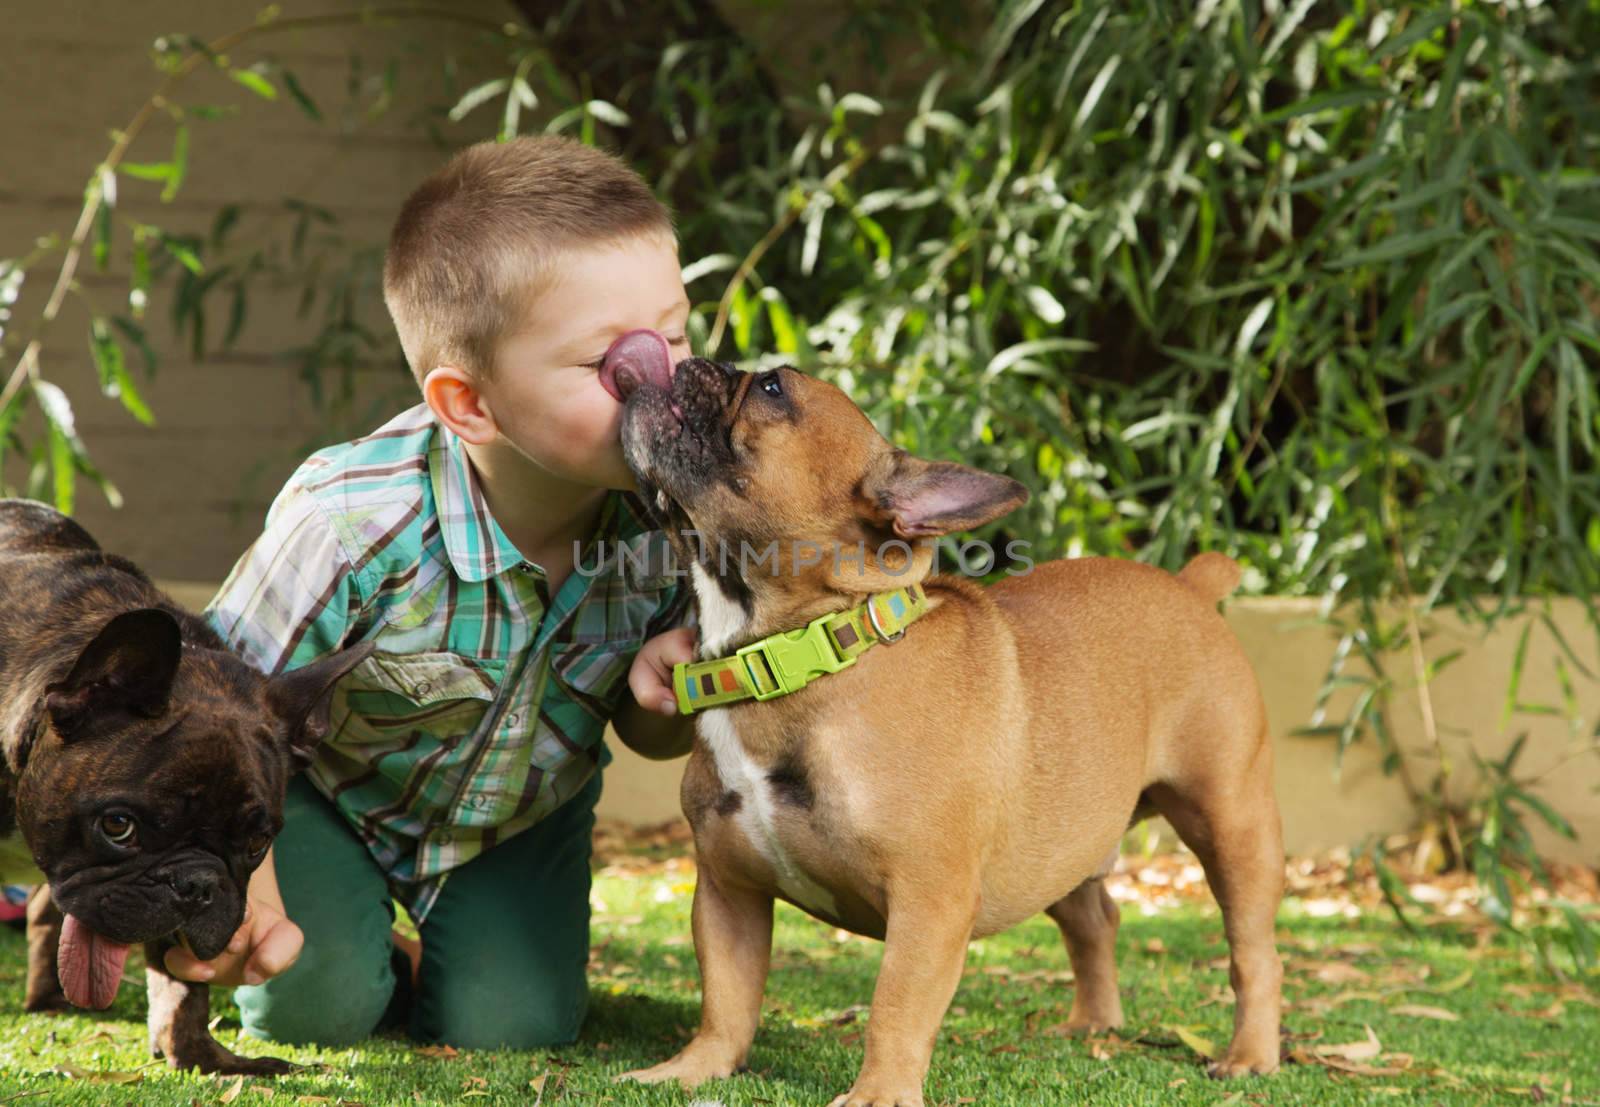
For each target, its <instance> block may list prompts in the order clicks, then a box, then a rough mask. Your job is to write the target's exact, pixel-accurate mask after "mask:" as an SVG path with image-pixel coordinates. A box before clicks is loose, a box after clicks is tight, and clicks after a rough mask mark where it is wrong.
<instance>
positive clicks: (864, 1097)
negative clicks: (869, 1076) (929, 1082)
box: [829, 1080, 922, 1107]
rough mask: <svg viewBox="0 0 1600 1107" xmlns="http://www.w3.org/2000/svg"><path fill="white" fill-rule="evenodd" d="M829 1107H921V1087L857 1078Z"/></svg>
mask: <svg viewBox="0 0 1600 1107" xmlns="http://www.w3.org/2000/svg"><path fill="white" fill-rule="evenodd" d="M829 1107H922V1087H921V1085H915V1086H910V1087H897V1086H895V1085H893V1084H888V1083H879V1082H877V1081H871V1082H868V1081H863V1080H857V1081H856V1083H855V1086H854V1087H852V1088H851V1089H850V1090H849V1091H848V1092H846V1093H844V1095H842V1096H840V1097H839V1098H838V1099H835V1100H834V1101H833V1102H832V1103H831V1104H829Z"/></svg>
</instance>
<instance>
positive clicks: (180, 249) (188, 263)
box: [158, 231, 206, 277]
mask: <svg viewBox="0 0 1600 1107" xmlns="http://www.w3.org/2000/svg"><path fill="white" fill-rule="evenodd" d="M158 233H159V234H160V235H161V245H162V247H163V248H165V250H166V251H167V253H169V254H171V255H172V256H173V257H175V258H177V259H178V261H180V262H181V263H182V264H183V267H184V268H185V269H187V270H188V271H189V272H191V273H193V274H194V275H195V276H197V277H198V276H200V275H201V274H203V273H204V272H205V271H206V267H205V265H204V264H203V263H202V262H201V261H200V255H199V254H197V253H195V252H194V250H193V249H192V248H191V247H190V246H189V245H188V244H187V243H185V242H181V241H179V240H178V239H176V238H173V237H172V236H171V235H169V234H167V233H166V232H165V231H161V232H158Z"/></svg>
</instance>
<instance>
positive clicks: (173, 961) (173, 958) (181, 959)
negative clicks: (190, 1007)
mask: <svg viewBox="0 0 1600 1107" xmlns="http://www.w3.org/2000/svg"><path fill="white" fill-rule="evenodd" d="M161 963H162V964H163V965H165V966H166V969H167V972H168V974H170V975H171V976H174V977H176V978H177V979H179V980H192V981H194V982H195V983H197V984H204V983H206V982H207V981H209V980H212V979H215V977H216V975H217V972H216V969H215V968H214V967H213V963H212V962H210V961H201V960H199V959H198V958H196V957H195V956H194V954H192V953H190V952H189V951H188V950H186V949H184V948H183V947H182V946H173V947H172V948H171V949H169V950H167V953H166V956H165V957H163V958H162V959H161Z"/></svg>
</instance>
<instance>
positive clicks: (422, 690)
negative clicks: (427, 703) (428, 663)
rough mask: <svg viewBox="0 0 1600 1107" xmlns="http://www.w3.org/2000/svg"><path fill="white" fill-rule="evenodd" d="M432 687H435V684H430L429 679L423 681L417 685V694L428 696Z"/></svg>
mask: <svg viewBox="0 0 1600 1107" xmlns="http://www.w3.org/2000/svg"><path fill="white" fill-rule="evenodd" d="M432 688H433V685H431V684H429V683H428V682H427V681H423V682H422V683H421V684H419V685H417V688H416V692H417V695H419V696H426V695H427V694H428V692H429V691H430V690H431V689H432Z"/></svg>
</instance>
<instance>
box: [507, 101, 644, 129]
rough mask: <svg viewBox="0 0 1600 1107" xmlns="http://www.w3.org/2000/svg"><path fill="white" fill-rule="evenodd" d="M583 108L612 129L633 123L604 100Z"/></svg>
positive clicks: (590, 102)
mask: <svg viewBox="0 0 1600 1107" xmlns="http://www.w3.org/2000/svg"><path fill="white" fill-rule="evenodd" d="M530 106H531V105H530ZM584 108H585V110H587V111H588V113H589V114H590V115H592V116H594V117H595V118H596V119H598V120H600V122H602V123H606V124H609V125H611V126H613V127H626V126H628V125H629V124H630V123H632V122H633V120H631V119H629V118H628V113H627V112H625V111H623V110H622V109H621V108H619V107H617V106H616V105H615V104H612V103H610V102H608V101H605V100H590V101H588V102H587V103H585V104H584Z"/></svg>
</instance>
